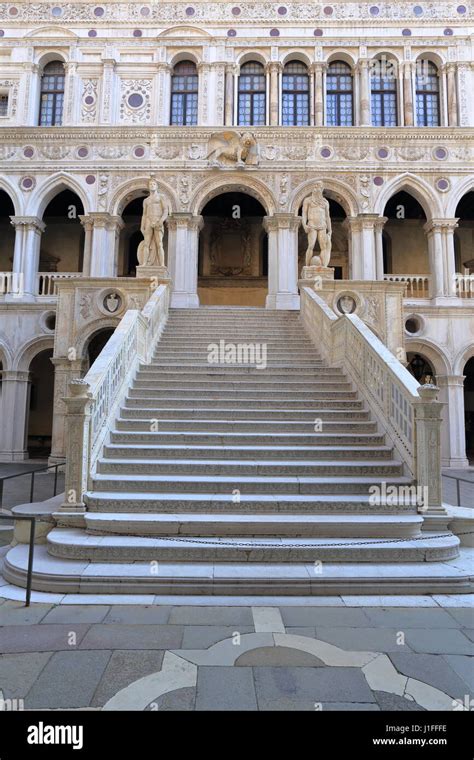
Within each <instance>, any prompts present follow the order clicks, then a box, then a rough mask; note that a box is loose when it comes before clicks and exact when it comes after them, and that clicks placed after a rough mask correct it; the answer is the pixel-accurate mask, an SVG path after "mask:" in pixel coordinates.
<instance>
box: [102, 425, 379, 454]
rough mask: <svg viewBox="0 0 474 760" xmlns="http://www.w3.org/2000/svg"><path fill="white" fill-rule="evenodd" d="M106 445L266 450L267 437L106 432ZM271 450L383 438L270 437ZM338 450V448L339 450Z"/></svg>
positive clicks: (365, 444)
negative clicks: (262, 447) (274, 448)
mask: <svg viewBox="0 0 474 760" xmlns="http://www.w3.org/2000/svg"><path fill="white" fill-rule="evenodd" d="M110 442H111V443H113V444H126V445H128V444H131V445H133V446H142V447H143V448H144V449H145V448H147V447H148V444H153V445H159V444H164V445H166V446H172V445H173V444H177V445H178V446H185V445H187V444H189V445H200V446H205V445H208V446H265V447H266V446H268V443H269V438H268V436H267V435H259V434H258V433H247V434H244V435H242V434H241V433H212V432H207V433H200V434H196V433H189V432H187V433H186V432H185V433H169V432H163V431H160V430H159V429H158V431H156V432H149V431H148V432H137V431H117V430H112V431H111V432H110ZM271 444H272V446H285V447H286V448H287V449H289V448H291V449H292V450H298V449H299V448H300V447H301V446H313V445H315V446H318V447H323V446H337V445H340V444H344V445H347V446H360V447H364V448H365V447H371V446H377V447H383V446H385V436H383V435H375V434H372V433H360V434H356V433H337V434H334V435H331V434H327V433H310V434H305V433H295V434H291V433H273V434H272V435H271ZM341 448H342V447H341Z"/></svg>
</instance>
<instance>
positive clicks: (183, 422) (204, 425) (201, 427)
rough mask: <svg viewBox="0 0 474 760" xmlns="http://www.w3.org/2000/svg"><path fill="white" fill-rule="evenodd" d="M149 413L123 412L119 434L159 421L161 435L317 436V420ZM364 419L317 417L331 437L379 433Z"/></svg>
mask: <svg viewBox="0 0 474 760" xmlns="http://www.w3.org/2000/svg"><path fill="white" fill-rule="evenodd" d="M146 411H147V410H145V409H123V408H122V410H121V415H122V416H121V417H119V418H117V419H116V421H115V427H116V429H117V430H118V431H122V430H126V431H143V432H150V427H151V423H152V420H158V425H159V432H160V433H164V432H178V433H179V432H181V433H204V434H205V433H211V432H213V431H214V432H216V433H217V432H223V433H257V432H259V431H261V432H262V433H266V434H267V435H268V434H269V433H272V434H273V433H282V432H287V433H290V432H291V433H306V434H311V433H313V432H314V420H313V421H312V422H308V423H301V424H300V423H298V422H292V423H291V424H290V423H287V422H286V420H280V421H279V422H277V423H276V424H273V423H271V422H265V421H263V420H258V419H255V420H253V421H252V422H250V421H247V420H238V419H237V420H232V419H230V420H227V421H225V422H222V421H219V422H216V421H215V420H213V419H209V418H208V419H189V416H188V417H187V419H178V418H176V419H166V418H165V419H161V417H159V416H158V415H159V412H157V410H156V409H154V410H153V412H152V413H151V414H149V415H148V416H147V415H146ZM358 416H360V415H355V417H352V418H348V415H347V414H344V416H334V415H333V416H332V417H329V418H323V413H321V414H319V413H318V412H316V413H315V417H317V418H322V419H323V428H324V431H325V432H327V433H337V432H341V433H347V432H354V431H356V432H361V433H375V432H376V431H377V423H376V422H373V421H371V420H369V418H368V417H367V419H365V418H362V419H357V417H358ZM287 424H290V428H289V429H286V430H285V426H286V425H287Z"/></svg>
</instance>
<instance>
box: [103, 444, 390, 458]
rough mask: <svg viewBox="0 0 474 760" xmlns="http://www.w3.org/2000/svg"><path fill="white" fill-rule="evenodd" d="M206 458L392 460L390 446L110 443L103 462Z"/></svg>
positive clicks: (105, 448)
mask: <svg viewBox="0 0 474 760" xmlns="http://www.w3.org/2000/svg"><path fill="white" fill-rule="evenodd" d="M203 456H205V457H206V459H240V460H248V459H255V458H256V457H259V458H262V457H265V458H266V459H272V460H277V461H279V460H283V461H287V460H288V459H299V460H306V459H309V460H311V461H314V460H315V458H317V460H318V461H321V460H325V461H326V460H334V459H350V460H356V459H358V458H360V459H365V460H367V459H370V460H371V461H373V460H388V459H390V458H391V457H392V456H393V449H392V447H390V446H377V447H370V446H352V445H345V446H316V445H314V446H297V447H295V446H275V445H273V441H271V442H270V441H269V442H268V443H267V445H265V446H211V445H209V444H199V445H196V444H190V443H186V444H181V445H176V444H175V445H172V444H169V445H164V444H162V443H148V444H147V445H146V448H145V447H144V446H143V443H136V444H130V443H127V444H123V443H122V444H117V443H110V444H107V445H106V446H105V447H104V458H107V459H115V458H118V459H135V458H143V459H149V458H150V459H163V458H165V457H166V458H167V457H171V458H173V459H178V458H181V457H184V458H185V459H191V458H192V459H194V458H200V457H203Z"/></svg>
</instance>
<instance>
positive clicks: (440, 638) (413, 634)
mask: <svg viewBox="0 0 474 760" xmlns="http://www.w3.org/2000/svg"><path fill="white" fill-rule="evenodd" d="M405 640H406V642H407V644H408V646H409V647H410V648H411V649H413V651H414V652H426V653H428V654H467V655H473V654H474V645H473V643H472V641H469V639H468V638H467V637H466V636H465V635H464V634H463V633H462V632H461V631H459V630H456V629H454V628H435V629H423V628H411V629H408V628H407V629H406V631H405Z"/></svg>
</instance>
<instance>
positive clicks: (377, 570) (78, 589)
mask: <svg viewBox="0 0 474 760" xmlns="http://www.w3.org/2000/svg"><path fill="white" fill-rule="evenodd" d="M312 560H313V561H312V562H310V563H302V562H294V563H291V564H290V563H270V562H263V563H249V562H233V563H225V562H224V563H221V562H219V563H215V564H214V563H204V562H203V563H195V562H180V563H177V562H171V563H168V562H159V563H158V564H157V566H156V572H153V574H152V573H150V562H149V561H146V562H139V561H136V562H133V565H131V564H130V562H126V563H119V562H116V561H115V562H111V561H110V560H109V561H108V562H105V563H96V564H94V565H91V564H90V563H87V562H84V561H74V560H64V559H59V558H57V557H54V556H51V555H48V553H47V548H46V546H41V545H39V546H37V547H36V550H35V565H34V567H35V570H34V574H33V589H35V590H37V591H54V592H57V593H76V594H78V593H79V594H154V595H155V594H158V595H159V598H158V601H159V599H160V597H161V598H162V597H165V596H176V595H182V596H187V595H200V596H206V595H209V596H210V597H212V596H213V597H214V598H218V597H226V596H234V597H244V596H260V597H262V596H263V597H268V599H269V601H268V603H269V604H271V597H274V596H308V597H309V596H335V595H355V594H363V595H377V596H379V595H381V594H382V595H392V594H403V595H414V594H463V593H472V589H473V585H472V578H471V574H470V573H469V572H466V570H464V569H462V568H460V567H459V566H458V564H457V563H456V562H455V563H447V562H432V563H428V562H414V563H409V562H405V563H404V564H403V566H400V564H399V561H398V560H393V561H391V562H381V563H377V561H376V559H372V560H371V561H370V562H367V563H353V562H352V563H347V562H338V563H331V562H325V563H324V572H323V573H319V572H317V573H316V572H315V566H314V557H313V558H312ZM27 568H28V546H27V545H25V544H19V545H18V546H15V547H14V548H13V549H11V550H10V552H9V553H8V556H7V557H6V559H5V567H4V575H5V578H6V580H7V581H9V582H10V583H15V584H17V585H18V586H21V587H23V588H24V587H25V586H26V578H27Z"/></svg>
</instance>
